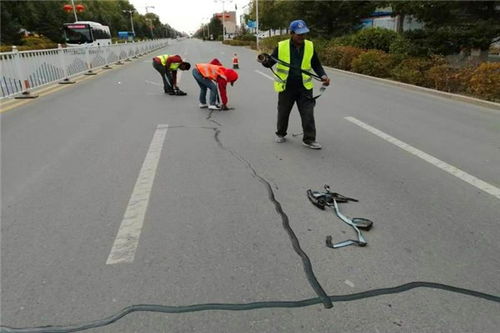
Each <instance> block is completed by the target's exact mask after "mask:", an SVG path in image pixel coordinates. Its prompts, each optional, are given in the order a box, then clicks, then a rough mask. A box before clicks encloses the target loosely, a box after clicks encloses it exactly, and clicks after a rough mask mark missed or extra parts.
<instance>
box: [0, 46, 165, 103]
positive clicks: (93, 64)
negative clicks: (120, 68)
mask: <svg viewBox="0 0 500 333" xmlns="http://www.w3.org/2000/svg"><path fill="white" fill-rule="evenodd" d="M168 41H169V40H168V39H157V40H151V41H144V42H133V43H121V44H113V45H109V46H81V47H67V48H63V47H61V45H59V48H57V49H47V50H33V51H18V50H17V49H16V48H15V47H14V50H13V51H12V52H3V53H0V80H1V82H0V88H1V91H0V99H3V98H5V97H10V96H15V95H20V96H23V95H29V94H30V90H31V89H33V88H37V87H41V86H43V85H46V84H50V83H56V82H61V83H70V82H71V81H70V78H71V77H73V76H76V75H81V74H93V72H92V71H93V70H95V69H98V68H109V65H111V64H122V61H129V60H130V58H137V57H138V56H141V55H143V54H146V53H149V52H152V51H154V50H157V49H160V48H162V47H165V46H167V45H168Z"/></svg>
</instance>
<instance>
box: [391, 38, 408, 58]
mask: <svg viewBox="0 0 500 333" xmlns="http://www.w3.org/2000/svg"><path fill="white" fill-rule="evenodd" d="M411 48H412V44H411V42H410V41H409V40H408V39H406V38H404V37H402V36H398V37H397V38H396V39H394V40H393V41H392V43H391V45H390V46H389V52H390V53H392V54H402V55H409V54H410V51H411Z"/></svg>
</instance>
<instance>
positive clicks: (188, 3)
mask: <svg viewBox="0 0 500 333" xmlns="http://www.w3.org/2000/svg"><path fill="white" fill-rule="evenodd" d="M129 2H130V3H131V4H133V5H134V7H135V9H137V10H138V11H139V13H141V14H145V13H146V6H154V7H155V8H148V12H150V13H151V12H152V13H155V14H156V15H158V16H159V17H160V20H161V21H162V22H163V23H168V24H170V26H171V27H172V28H174V29H176V30H178V31H181V32H182V31H184V32H187V33H191V32H195V31H196V30H198V28H199V27H200V25H201V23H202V22H203V23H207V22H208V21H209V17H210V18H211V17H212V14H213V13H216V12H222V1H221V0H216V1H215V0H176V1H174V0H129ZM249 3H250V0H232V1H228V0H225V4H224V8H225V10H226V11H234V6H235V4H236V5H237V7H238V10H237V12H236V17H237V20H239V15H241V14H242V13H243V10H242V9H243V7H244V6H246V5H248V4H249ZM237 23H238V24H239V22H237Z"/></svg>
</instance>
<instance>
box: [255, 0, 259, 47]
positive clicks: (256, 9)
mask: <svg viewBox="0 0 500 333" xmlns="http://www.w3.org/2000/svg"><path fill="white" fill-rule="evenodd" d="M255 3H256V4H257V6H256V7H255V14H256V18H257V20H256V24H257V28H256V30H257V41H256V47H257V51H258V50H259V0H255Z"/></svg>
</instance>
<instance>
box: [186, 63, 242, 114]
mask: <svg viewBox="0 0 500 333" xmlns="http://www.w3.org/2000/svg"><path fill="white" fill-rule="evenodd" d="M215 60H216V59H214V60H212V62H211V63H208V64H196V65H195V66H194V68H193V76H194V78H195V79H196V82H198V85H199V86H200V89H201V90H200V98H199V101H200V108H206V107H207V106H208V108H209V109H210V110H229V108H228V106H227V102H228V98H227V91H226V87H227V83H228V82H229V83H230V84H231V86H232V85H233V84H234V82H236V80H238V73H236V71H234V70H232V69H229V68H225V67H224V66H220V65H214V64H213V63H220V62H218V61H215ZM207 89H210V105H207ZM218 92H220V98H221V100H222V105H220V106H219V105H218V104H217V98H218Z"/></svg>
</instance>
